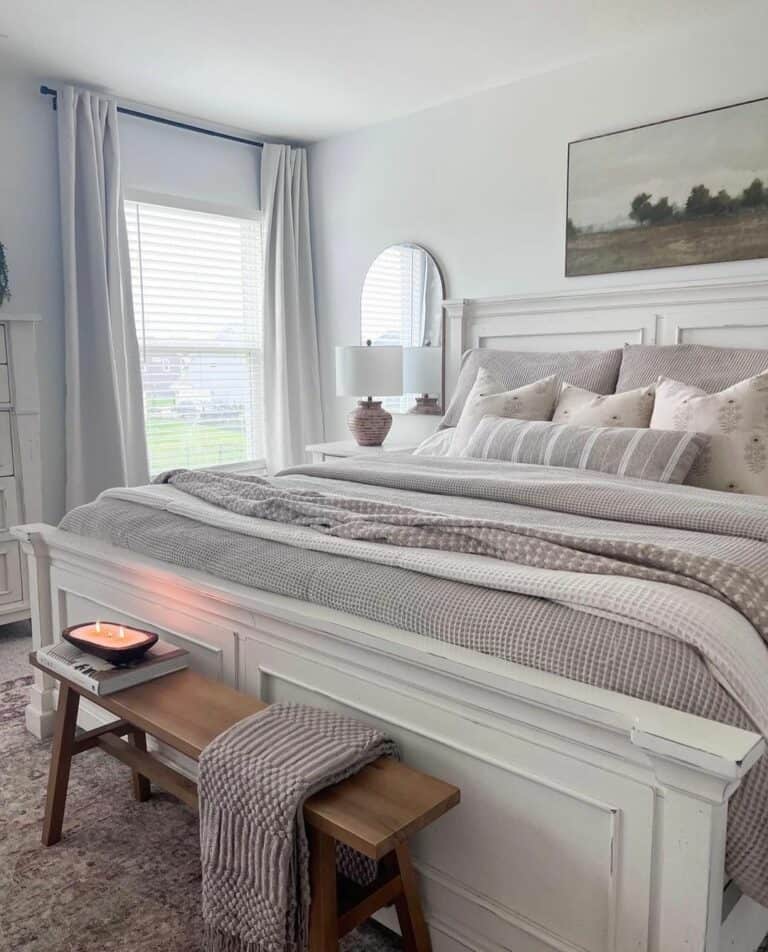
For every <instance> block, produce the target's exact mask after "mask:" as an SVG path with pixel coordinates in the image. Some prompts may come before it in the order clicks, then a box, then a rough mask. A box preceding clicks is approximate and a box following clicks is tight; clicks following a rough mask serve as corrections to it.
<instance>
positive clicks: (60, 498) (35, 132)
mask: <svg viewBox="0 0 768 952" xmlns="http://www.w3.org/2000/svg"><path fill="white" fill-rule="evenodd" d="M39 85H40V82H39V81H38V80H36V79H35V78H34V77H31V76H27V75H23V74H18V73H15V74H9V73H7V72H4V71H0V241H2V242H3V244H4V245H5V247H6V252H7V257H8V271H9V276H10V283H11V294H12V298H11V300H10V301H9V302H7V303H6V304H4V305H3V307H2V310H0V315H3V314H6V313H8V314H40V315H41V316H42V319H43V320H42V322H41V324H40V325H39V336H38V365H39V386H40V403H41V411H42V414H41V438H42V488H43V518H44V519H45V520H46V521H47V522H57V521H58V519H59V518H60V516H61V514H62V510H63V508H64V333H63V303H62V284H61V239H60V232H59V198H58V171H57V164H56V117H55V114H54V113H53V112H52V111H51V101H50V99H44V98H43V97H42V96H41V95H40V94H39V93H38V87H39Z"/></svg>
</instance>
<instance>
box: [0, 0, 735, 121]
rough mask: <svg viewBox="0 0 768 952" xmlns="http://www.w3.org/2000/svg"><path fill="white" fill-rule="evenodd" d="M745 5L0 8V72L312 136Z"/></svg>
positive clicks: (502, 2)
mask: <svg viewBox="0 0 768 952" xmlns="http://www.w3.org/2000/svg"><path fill="white" fill-rule="evenodd" d="M740 2H741V0H672V2H671V0H408V2H405V0H289V2H285V0H283V2H281V0H272V2H264V0H0V34H7V37H8V38H7V39H2V38H0V64H3V65H5V66H11V67H13V68H19V67H20V68H23V69H25V70H29V71H30V72H31V73H34V74H36V75H38V76H40V77H44V78H45V79H46V80H49V81H55V80H66V81H70V82H76V83H81V84H84V85H88V86H91V87H96V88H101V89H106V90H109V91H111V92H112V93H114V94H115V95H117V96H120V97H123V98H126V99H131V100H134V101H138V102H143V103H147V104H151V105H154V106H156V107H159V108H164V109H167V110H173V111H176V112H179V113H183V114H186V115H189V116H195V117H199V118H202V119H207V120H209V121H213V122H218V123H221V124H227V125H231V126H234V127H238V128H240V129H248V130H253V131H258V132H261V133H263V134H265V135H273V136H284V137H289V138H293V139H303V140H314V139H319V138H324V137H327V136H329V135H334V134H336V133H339V132H343V131H347V130H350V129H354V128H357V127H360V126H365V125H371V124H374V123H377V122H382V121H384V120H387V119H391V118H394V117H396V116H400V115H404V114H406V113H412V112H416V111H418V110H420V109H424V108H427V107H428V106H432V105H436V104H438V103H440V102H445V101H447V100H450V99H455V98H458V97H461V96H465V95H468V94H470V93H472V92H476V91H477V90H480V89H485V88H488V87H491V86H498V85H501V84H504V83H508V82H512V81H514V80H516V79H520V78H522V77H523V76H526V75H530V74H533V73H539V72H544V71H546V70H551V69H555V68H557V67H559V66H562V65H565V64H566V63H570V62H575V61H578V60H583V59H587V58H589V57H591V56H595V55H600V54H603V53H607V52H610V51H613V50H616V49H618V48H621V47H628V48H631V47H632V46H635V45H636V44H639V43H645V42H648V41H649V39H650V38H651V37H653V36H654V35H657V34H668V33H669V32H670V31H672V30H685V29H686V28H687V27H689V26H691V25H697V26H698V25H701V24H702V21H704V20H707V19H712V18H715V17H719V16H725V15H729V16H730V17H733V16H734V12H735V11H734V8H735V7H736V6H737V5H739V3H740Z"/></svg>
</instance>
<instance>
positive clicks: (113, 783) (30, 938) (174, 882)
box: [0, 626, 402, 952]
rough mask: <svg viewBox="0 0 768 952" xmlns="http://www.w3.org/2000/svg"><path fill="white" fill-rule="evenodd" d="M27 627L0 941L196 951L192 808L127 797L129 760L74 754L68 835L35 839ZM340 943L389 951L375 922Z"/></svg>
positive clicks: (6, 709)
mask: <svg viewBox="0 0 768 952" xmlns="http://www.w3.org/2000/svg"><path fill="white" fill-rule="evenodd" d="M29 648H30V640H29V633H28V629H26V628H25V626H7V627H6V628H0V952H157V950H158V949H160V950H162V952H198V950H200V948H201V946H200V942H199V936H200V932H201V920H200V861H199V851H198V839H197V818H196V817H195V816H194V815H193V814H192V813H191V812H190V811H189V810H187V809H186V807H184V806H183V805H181V804H180V803H179V802H178V801H177V800H175V799H174V798H173V797H171V796H170V795H168V794H164V793H162V792H159V791H155V792H154V795H153V797H152V799H151V800H150V801H149V802H148V803H136V802H135V801H134V800H132V799H131V795H130V781H129V774H128V771H127V769H126V768H125V767H123V766H122V765H121V764H118V763H117V761H115V760H113V759H112V758H111V757H108V756H107V755H105V754H104V753H103V752H101V751H98V750H93V751H88V752H87V753H84V754H81V755H80V756H79V757H76V758H75V760H74V761H73V764H72V773H71V777H70V783H69V796H68V799H67V812H66V816H65V821H64V837H63V839H62V841H61V842H60V843H58V844H57V845H56V846H53V847H51V848H49V849H45V848H44V847H43V846H41V844H40V830H41V823H42V816H43V806H44V798H45V784H46V778H47V771H48V756H49V749H50V744H48V743H40V742H39V741H37V740H36V739H35V738H34V737H32V736H31V735H30V734H29V733H27V731H26V730H25V727H24V707H25V705H26V703H27V688H28V685H29V683H30V682H31V680H32V679H31V677H30V676H29V667H28V665H27V664H26V653H27V652H28V651H29ZM342 948H343V949H344V950H345V952H353V950H354V952H389V950H394V949H400V948H402V945H401V943H400V940H399V938H397V937H396V936H394V935H393V934H392V933H390V932H388V931H387V930H385V929H383V928H382V927H380V926H377V925H376V924H375V923H372V924H370V925H369V926H366V927H365V928H364V929H361V930H359V931H357V932H355V933H352V934H350V935H349V936H348V937H347V939H346V940H345V941H344V943H343V945H342Z"/></svg>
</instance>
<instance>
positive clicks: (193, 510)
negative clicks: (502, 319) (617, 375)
mask: <svg viewBox="0 0 768 952" xmlns="http://www.w3.org/2000/svg"><path fill="white" fill-rule="evenodd" d="M169 478H170V479H171V480H172V481H173V482H174V483H176V485H168V484H164V485H156V486H151V487H142V488H140V489H121V490H111V491H109V492H108V493H107V494H105V495H104V496H103V497H102V498H101V500H99V501H97V502H96V503H93V504H91V505H90V506H86V507H82V508H81V509H78V510H74V511H73V512H72V513H70V514H69V515H68V516H67V517H66V518H65V520H64V522H63V523H62V528H64V529H66V530H68V531H70V532H77V533H80V534H82V535H87V536H91V537H95V538H99V539H103V540H106V541H109V542H112V543H114V544H118V545H124V546H126V547H128V548H131V549H133V550H135V551H139V552H142V553H144V554H146V555H149V556H151V557H154V558H158V559H162V560H164V561H167V562H170V563H173V564H177V565H180V566H184V567H188V568H193V569H199V570H203V571H206V572H209V573H212V574H214V575H219V576H221V577H224V578H227V579H231V580H232V581H235V582H239V583H241V584H249V585H253V586H254V587H257V588H260V589H264V590H267V591H272V592H276V593H278V594H282V595H287V596H289V597H293V598H299V599H304V600H306V601H310V602H314V603H316V604H319V605H326V606H329V607H332V608H336V609H341V610H343V611H347V612H350V613H352V614H355V615H358V616H365V617H368V618H372V619H374V620H376V621H380V622H384V623H386V624H390V625H393V626H395V627H397V628H401V629H406V630H410V631H414V632H417V633H419V634H423V635H427V636H429V637H433V638H437V639H440V640H442V641H445V642H449V643H452V644H457V645H461V646H463V647H466V648H472V649H474V650H477V651H482V652H485V653H487V654H492V655H494V656H496V657H499V658H504V659H508V660H511V661H515V662H519V663H521V664H526V665H530V666H532V667H537V668H540V669H543V670H547V671H551V672H553V673H555V674H560V675H563V676H565V677H570V678H574V679H576V680H580V681H584V682H586V683H589V684H593V685H596V686H598V687H604V688H608V689H611V690H617V691H622V692H624V693H627V694H631V695H633V696H635V697H639V698H642V699H644V700H649V701H654V702H656V703H661V704H666V705H668V706H670V707H674V708H677V709H679V710H683V711H689V712H692V713H695V714H699V715H701V716H704V717H709V718H712V719H714V720H721V721H723V722H726V723H730V724H734V725H735V726H739V727H744V728H748V729H755V728H757V729H758V730H760V731H761V732H763V733H766V731H767V730H768V698H767V694H768V691H767V689H766V685H768V650H767V649H766V646H765V642H764V640H763V638H764V637H765V634H766V619H765V615H764V612H765V605H766V599H765V590H764V585H765V580H766V577H768V542H767V541H766V540H768V505H766V502H765V500H761V499H757V498H755V497H739V496H727V495H725V494H721V493H714V492H712V491H708V490H699V489H693V488H690V487H684V486H660V485H658V484H647V483H642V482H639V481H635V480H629V479H621V478H618V477H611V476H604V475H602V474H596V473H579V472H576V471H572V470H554V469H549V468H546V467H536V466H522V465H511V464H504V463H494V462H492V461H478V460H461V459H456V460H446V459H433V458H429V457H400V458H397V457H395V456H394V455H392V454H387V456H386V457H385V458H381V457H379V458H377V459H375V460H354V461H353V460H347V461H344V462H342V463H326V464H321V465H317V466H312V467H310V466H307V467H300V468H298V469H295V470H293V471H290V472H289V473H287V474H285V475H281V476H279V477H275V478H273V479H271V480H268V481H266V482H263V481H261V480H258V479H250V480H247V479H246V480H243V479H233V478H232V477H226V478H221V477H220V476H206V475H201V474H184V473H177V474H175V475H172V476H171V477H169ZM192 493H194V495H192ZM318 493H319V494H321V495H317V494H318ZM207 499H212V500H215V501H214V502H208V501H206V500H207ZM241 513H246V514H241ZM248 513H251V514H248ZM393 543H394V544H393ZM432 546H434V547H432ZM446 549H447V551H446ZM726 862H727V868H728V871H729V872H730V874H731V875H732V876H733V877H734V878H735V879H736V880H737V882H738V883H739V885H740V886H741V888H742V889H743V890H744V891H745V892H747V893H748V894H750V895H751V896H753V897H754V898H755V899H757V900H758V901H761V902H764V903H768V770H767V769H766V766H765V764H764V763H762V762H761V763H760V764H758V766H757V767H756V768H755V769H753V770H752V771H751V772H750V774H749V775H748V776H747V778H746V779H745V781H744V783H743V784H742V786H741V788H740V789H739V790H738V791H737V793H736V795H735V796H734V798H733V799H732V801H731V804H730V814H729V837H728V847H727V857H726Z"/></svg>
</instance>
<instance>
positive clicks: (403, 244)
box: [359, 241, 447, 416]
mask: <svg viewBox="0 0 768 952" xmlns="http://www.w3.org/2000/svg"><path fill="white" fill-rule="evenodd" d="M389 248H413V249H415V250H416V251H423V252H424V254H425V255H428V256H429V258H430V259H431V260H432V262H433V264H434V266H435V268H437V276H438V277H439V278H440V287H441V289H442V297H441V300H440V347H441V349H442V357H443V360H442V370H441V373H440V414H441V416H444V415H445V405H446V404H445V301H446V299H447V292H446V289H445V272H444V270H443V268H442V267H441V266H440V261H439V260H438V259H437V258H436V257H435V255H434V254H433V253H432V252H431V251H430V250H429V248H426V247H425V246H424V245H420V244H419V243H418V242H417V241H391V242H390V243H389V244H388V245H385V246H384V247H383V248H382V249H381V250H380V251H377V252H376V254H375V255H374V256H373V258H372V259H371V261H370V263H369V264H368V267H367V268H366V269H365V273H364V274H363V280H362V282H361V283H360V305H359V310H360V319H359V323H360V343H361V344H364V343H365V338H364V337H363V292H364V291H365V280H366V278H367V277H368V274H369V272H370V270H371V268H372V267H373V265H374V263H375V262H376V261H378V260H379V258H380V257H381V256H382V255H383V254H384V252H385V251H387V250H388V249H389ZM389 412H390V413H394V414H397V415H398V416H409V415H410V416H413V415H414V414H410V413H409V411H408V410H390V411H389Z"/></svg>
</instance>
